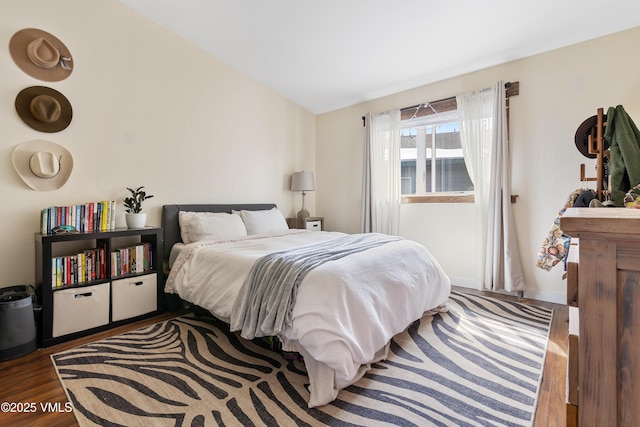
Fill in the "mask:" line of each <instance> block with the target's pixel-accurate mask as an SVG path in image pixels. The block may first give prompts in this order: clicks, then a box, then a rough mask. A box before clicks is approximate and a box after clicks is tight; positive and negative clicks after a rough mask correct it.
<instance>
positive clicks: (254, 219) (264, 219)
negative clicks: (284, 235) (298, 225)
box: [240, 208, 289, 234]
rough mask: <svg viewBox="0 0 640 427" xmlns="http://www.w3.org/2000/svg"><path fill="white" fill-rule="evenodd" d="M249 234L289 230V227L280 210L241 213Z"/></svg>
mask: <svg viewBox="0 0 640 427" xmlns="http://www.w3.org/2000/svg"><path fill="white" fill-rule="evenodd" d="M240 216H241V217H242V220H243V221H244V226H245V228H246V229H247V234H261V233H271V232H274V231H283V230H288V229H289V226H288V225H287V221H286V220H285V219H284V215H282V212H280V211H279V210H278V208H272V209H268V210H260V211H244V210H243V211H240Z"/></svg>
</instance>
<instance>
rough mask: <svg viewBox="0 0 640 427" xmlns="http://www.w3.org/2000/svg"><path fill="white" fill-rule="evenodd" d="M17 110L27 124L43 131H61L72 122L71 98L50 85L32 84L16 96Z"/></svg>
mask: <svg viewBox="0 0 640 427" xmlns="http://www.w3.org/2000/svg"><path fill="white" fill-rule="evenodd" d="M16 111H17V112H18V115H19V116H20V118H21V119H22V121H23V122H25V123H26V124H27V125H29V126H30V127H32V128H33V129H35V130H39V131H41V132H49V133H51V132H60V131H61V130H63V129H65V128H66V127H67V126H69V123H71V118H72V116H73V110H72V108H71V103H70V102H69V100H68V99H67V98H66V97H65V96H64V95H63V94H61V93H60V92H58V91H57V90H55V89H51V88H50V87H45V86H31V87H28V88H26V89H23V90H21V91H20V93H19V94H18V96H16Z"/></svg>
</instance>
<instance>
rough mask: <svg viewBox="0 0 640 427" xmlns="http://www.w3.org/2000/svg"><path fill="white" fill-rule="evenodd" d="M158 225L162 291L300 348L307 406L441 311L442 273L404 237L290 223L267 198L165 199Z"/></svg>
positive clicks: (330, 394) (237, 326)
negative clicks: (164, 273)
mask: <svg viewBox="0 0 640 427" xmlns="http://www.w3.org/2000/svg"><path fill="white" fill-rule="evenodd" d="M162 226H163V229H164V254H163V258H164V260H165V263H166V264H167V266H168V267H169V268H170V272H169V276H168V278H167V282H166V284H165V292H166V293H169V294H177V295H178V296H179V297H180V298H181V299H183V300H185V301H188V302H189V303H192V304H194V305H197V306H199V307H202V308H204V309H205V310H207V311H209V312H211V313H212V314H213V315H214V316H215V317H217V318H218V319H220V320H222V321H224V322H227V323H229V325H230V326H231V329H232V330H237V331H240V334H241V336H243V337H244V338H246V339H253V338H254V337H260V336H277V337H278V338H279V339H280V341H281V342H282V346H283V350H285V351H290V352H297V353H299V354H301V355H302V356H303V359H304V363H305V367H306V369H307V373H308V375H309V383H310V386H309V400H308V404H309V407H315V406H321V405H324V404H327V403H329V402H331V401H333V400H334V399H335V398H336V397H337V395H338V393H339V391H340V390H341V389H343V388H345V387H347V386H349V385H351V384H353V383H355V382H356V381H358V380H359V379H360V378H361V377H362V376H363V375H364V373H365V372H366V371H367V369H368V368H369V366H370V364H371V363H374V362H376V361H379V360H382V359H384V358H385V357H386V355H387V353H388V351H389V342H390V340H391V338H392V337H393V336H394V335H396V334H398V333H400V332H402V331H403V330H404V329H406V327H407V326H409V325H410V324H411V323H412V322H413V321H415V320H417V319H419V318H420V317H422V316H423V315H424V313H425V312H430V311H442V310H446V301H447V299H448V297H449V293H450V290H451V285H450V281H449V278H448V277H447V275H446V274H445V273H444V272H443V270H442V268H441V267H440V265H439V264H438V262H437V261H436V260H435V258H434V257H433V256H432V255H431V254H430V253H429V251H428V250H427V249H426V248H425V247H424V246H422V245H420V244H418V243H416V242H413V241H410V240H407V239H402V238H399V237H396V236H386V235H382V234H377V233H367V234H355V235H349V234H345V233H339V232H330V231H308V230H289V228H288V227H287V225H286V221H285V219H284V217H283V215H282V213H281V212H280V211H279V210H278V209H277V207H276V206H275V205H274V204H227V205H210V204H186V205H164V206H163V209H162ZM185 240H186V241H185Z"/></svg>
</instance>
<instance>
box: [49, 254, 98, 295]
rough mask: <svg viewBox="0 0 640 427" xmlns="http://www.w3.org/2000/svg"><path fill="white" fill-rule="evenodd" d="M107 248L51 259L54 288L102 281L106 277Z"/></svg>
mask: <svg viewBox="0 0 640 427" xmlns="http://www.w3.org/2000/svg"><path fill="white" fill-rule="evenodd" d="M105 257H106V247H97V248H94V249H87V250H83V251H80V252H78V253H75V254H71V255H64V256H56V257H52V258H51V285H52V287H54V288H56V287H60V286H68V285H79V284H83V283H86V282H91V281H94V280H101V279H105V278H106V277H107V275H106V268H105V266H106V262H105V260H106V258H105Z"/></svg>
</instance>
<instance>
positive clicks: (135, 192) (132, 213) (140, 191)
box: [124, 187, 153, 228]
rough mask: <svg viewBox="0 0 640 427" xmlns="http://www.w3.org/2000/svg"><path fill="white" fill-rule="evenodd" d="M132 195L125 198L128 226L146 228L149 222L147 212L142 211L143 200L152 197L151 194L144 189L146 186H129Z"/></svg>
mask: <svg viewBox="0 0 640 427" xmlns="http://www.w3.org/2000/svg"><path fill="white" fill-rule="evenodd" d="M127 190H129V192H130V193H131V197H125V198H124V210H125V211H126V213H127V214H126V215H125V219H126V221H127V227H128V228H144V226H145V224H146V222H147V214H146V213H142V202H144V201H145V200H147V199H150V198H152V197H153V196H152V195H151V194H147V193H146V192H145V191H144V187H138V188H135V189H134V188H129V187H127Z"/></svg>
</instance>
